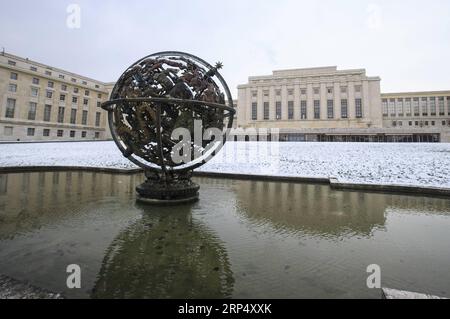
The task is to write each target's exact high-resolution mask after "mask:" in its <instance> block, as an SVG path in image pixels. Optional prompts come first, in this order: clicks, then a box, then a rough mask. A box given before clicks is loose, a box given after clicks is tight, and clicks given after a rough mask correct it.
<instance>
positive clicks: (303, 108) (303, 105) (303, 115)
mask: <svg viewBox="0 0 450 319" xmlns="http://www.w3.org/2000/svg"><path fill="white" fill-rule="evenodd" d="M306 110H307V108H306V101H300V118H301V119H302V120H306V119H307V114H306Z"/></svg>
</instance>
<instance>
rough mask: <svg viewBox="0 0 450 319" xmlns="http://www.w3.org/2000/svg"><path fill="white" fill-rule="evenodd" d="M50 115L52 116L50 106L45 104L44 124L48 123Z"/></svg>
mask: <svg viewBox="0 0 450 319" xmlns="http://www.w3.org/2000/svg"><path fill="white" fill-rule="evenodd" d="M51 114H52V106H51V105H48V104H46V105H45V106H44V122H50V116H51Z"/></svg>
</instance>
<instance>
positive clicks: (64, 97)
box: [59, 94, 66, 102]
mask: <svg viewBox="0 0 450 319" xmlns="http://www.w3.org/2000/svg"><path fill="white" fill-rule="evenodd" d="M59 100H60V101H62V102H64V101H65V100H66V96H65V95H64V94H61V95H60V96H59Z"/></svg>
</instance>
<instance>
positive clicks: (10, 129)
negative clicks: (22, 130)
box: [4, 126, 14, 136]
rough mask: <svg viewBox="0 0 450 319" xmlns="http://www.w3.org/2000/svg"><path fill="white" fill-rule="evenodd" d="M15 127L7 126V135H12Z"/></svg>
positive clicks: (5, 131)
mask: <svg viewBox="0 0 450 319" xmlns="http://www.w3.org/2000/svg"><path fill="white" fill-rule="evenodd" d="M13 131H14V128H13V127H12V126H5V129H4V134H5V136H12V135H13Z"/></svg>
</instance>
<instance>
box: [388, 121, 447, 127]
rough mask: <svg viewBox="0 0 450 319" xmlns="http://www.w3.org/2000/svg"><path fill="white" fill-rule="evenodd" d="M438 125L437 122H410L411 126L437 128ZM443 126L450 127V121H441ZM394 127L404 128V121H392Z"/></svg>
mask: <svg viewBox="0 0 450 319" xmlns="http://www.w3.org/2000/svg"><path fill="white" fill-rule="evenodd" d="M436 123H437V122H436V121H408V125H409V126H420V127H422V126H429V125H431V126H436ZM441 125H442V126H446V125H448V126H450V120H448V121H445V120H443V121H441ZM392 126H394V127H397V126H400V127H401V126H403V121H392Z"/></svg>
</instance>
